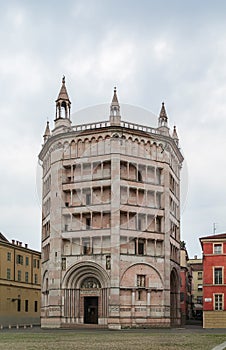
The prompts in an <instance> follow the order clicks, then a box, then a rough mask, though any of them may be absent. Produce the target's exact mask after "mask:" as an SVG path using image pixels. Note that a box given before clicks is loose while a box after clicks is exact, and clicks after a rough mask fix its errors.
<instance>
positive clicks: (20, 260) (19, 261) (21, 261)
mask: <svg viewBox="0 0 226 350" xmlns="http://www.w3.org/2000/svg"><path fill="white" fill-rule="evenodd" d="M23 260H24V259H23V256H22V255H17V257H16V262H17V264H20V265H23Z"/></svg>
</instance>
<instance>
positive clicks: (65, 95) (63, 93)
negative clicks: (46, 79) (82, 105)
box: [56, 76, 70, 102]
mask: <svg viewBox="0 0 226 350" xmlns="http://www.w3.org/2000/svg"><path fill="white" fill-rule="evenodd" d="M59 100H67V101H69V102H70V99H69V96H68V93H67V89H66V85H65V77H64V76H63V78H62V86H61V89H60V92H59V95H58V97H57V100H56V102H57V101H59Z"/></svg>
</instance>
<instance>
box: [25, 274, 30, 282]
mask: <svg viewBox="0 0 226 350" xmlns="http://www.w3.org/2000/svg"><path fill="white" fill-rule="evenodd" d="M28 281H29V273H28V272H25V282H26V283H28Z"/></svg>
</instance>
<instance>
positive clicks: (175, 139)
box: [172, 125, 179, 146]
mask: <svg viewBox="0 0 226 350" xmlns="http://www.w3.org/2000/svg"><path fill="white" fill-rule="evenodd" d="M172 138H173V139H174V141H175V143H176V145H177V146H178V143H179V138H178V135H177V130H176V126H175V125H174V127H173V135H172Z"/></svg>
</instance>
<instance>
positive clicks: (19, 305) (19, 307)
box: [17, 299, 21, 312]
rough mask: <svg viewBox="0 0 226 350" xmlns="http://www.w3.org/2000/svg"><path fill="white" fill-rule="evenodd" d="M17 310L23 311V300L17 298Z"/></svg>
mask: <svg viewBox="0 0 226 350" xmlns="http://www.w3.org/2000/svg"><path fill="white" fill-rule="evenodd" d="M17 311H18V312H20V311H21V300H20V299H17Z"/></svg>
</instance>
